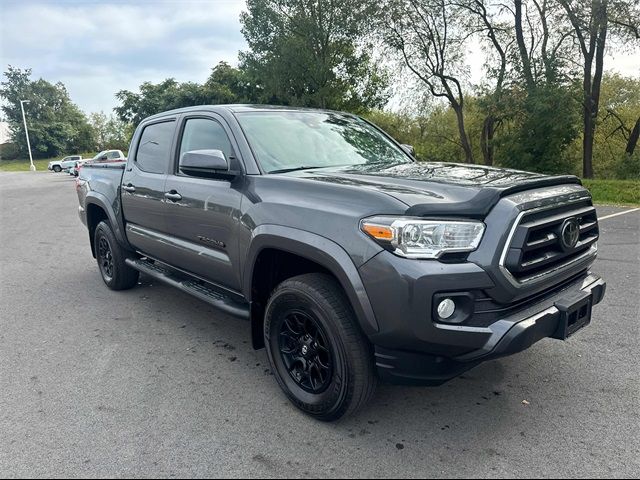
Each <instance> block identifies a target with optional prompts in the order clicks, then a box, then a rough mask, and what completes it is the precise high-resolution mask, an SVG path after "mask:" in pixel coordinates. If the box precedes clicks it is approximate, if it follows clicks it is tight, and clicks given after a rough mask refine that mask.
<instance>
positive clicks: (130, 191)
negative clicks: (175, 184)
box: [121, 119, 176, 261]
mask: <svg viewBox="0 0 640 480" xmlns="http://www.w3.org/2000/svg"><path fill="white" fill-rule="evenodd" d="M175 127H176V120H175V119H170V120H166V119H165V120H162V121H159V122H156V123H151V124H149V125H146V126H144V127H143V130H142V134H141V135H140V137H139V140H138V142H137V145H134V146H132V147H133V148H132V149H133V150H135V152H130V153H129V155H132V154H133V159H132V161H130V162H129V163H128V164H127V167H126V169H125V172H124V175H123V176H122V185H121V191H122V197H121V198H122V209H123V212H124V218H126V220H127V238H128V239H129V242H130V243H131V244H132V245H133V246H134V247H136V249H138V250H139V251H141V252H142V253H144V254H146V255H150V256H152V257H154V258H157V259H159V260H165V261H169V260H170V259H169V258H168V256H169V249H168V248H167V246H166V244H165V243H164V242H162V241H161V237H162V236H163V235H166V231H167V226H166V223H165V219H164V215H165V211H164V208H165V201H164V200H165V196H164V193H165V182H166V180H167V172H168V170H169V163H170V159H171V151H172V147H173V141H174V135H175Z"/></svg>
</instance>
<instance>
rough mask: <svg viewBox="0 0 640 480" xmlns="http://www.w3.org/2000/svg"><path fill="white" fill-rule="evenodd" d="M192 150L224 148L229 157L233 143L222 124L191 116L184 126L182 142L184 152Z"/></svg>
mask: <svg viewBox="0 0 640 480" xmlns="http://www.w3.org/2000/svg"><path fill="white" fill-rule="evenodd" d="M192 150H222V153H224V155H225V157H227V159H228V158H229V157H230V156H231V143H230V142H229V137H227V133H226V132H225V131H224V128H223V127H222V125H220V124H219V123H218V122H216V121H215V120H209V119H207V118H190V119H188V120H187V122H186V123H185V126H184V132H183V133H182V140H181V142H180V157H179V158H180V160H182V154H183V153H185V152H190V151H192Z"/></svg>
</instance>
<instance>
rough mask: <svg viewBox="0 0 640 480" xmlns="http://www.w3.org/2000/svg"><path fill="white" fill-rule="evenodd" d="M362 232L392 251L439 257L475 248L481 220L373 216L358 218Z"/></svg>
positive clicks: (411, 256) (482, 227)
mask: <svg viewBox="0 0 640 480" xmlns="http://www.w3.org/2000/svg"><path fill="white" fill-rule="evenodd" d="M360 228H361V229H362V231H363V232H364V233H366V234H367V235H369V236H370V237H372V238H374V239H375V240H376V241H377V242H378V243H380V244H381V245H383V246H384V247H386V248H389V250H392V251H393V252H394V253H395V254H397V255H400V256H403V257H407V258H438V257H440V256H441V255H442V254H444V253H454V252H471V251H473V250H475V249H476V248H478V245H480V240H481V239H482V234H483V233H484V223H482V222H476V221H472V220H424V219H421V218H410V217H401V218H398V217H382V216H381V217H373V218H365V219H364V220H362V221H361V222H360Z"/></svg>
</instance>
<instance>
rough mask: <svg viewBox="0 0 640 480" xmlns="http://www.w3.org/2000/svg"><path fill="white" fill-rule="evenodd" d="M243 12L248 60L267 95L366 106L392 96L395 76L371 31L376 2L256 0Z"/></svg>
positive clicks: (289, 101) (265, 98)
mask: <svg viewBox="0 0 640 480" xmlns="http://www.w3.org/2000/svg"><path fill="white" fill-rule="evenodd" d="M247 10H248V11H247V12H243V13H242V15H241V17H240V20H241V22H242V25H243V28H242V32H243V34H244V36H245V38H246V40H247V43H248V45H249V50H248V51H246V52H241V53H240V60H241V65H242V68H243V69H245V70H246V71H247V72H248V73H249V74H250V75H251V76H252V77H253V78H255V79H256V83H257V84H258V85H259V86H260V90H261V92H260V97H259V100H260V101H261V102H262V103H278V104H285V105H297V106H307V107H319V108H332V109H337V110H348V111H355V112H359V111H366V110H369V109H371V108H376V107H377V108H380V107H382V106H383V105H384V104H385V103H386V101H387V99H388V92H387V86H388V79H387V77H386V75H385V73H384V72H383V71H381V69H380V68H378V67H377V66H376V64H375V63H374V62H373V61H372V58H371V55H370V54H369V53H368V52H369V51H370V45H368V44H367V43H366V42H365V41H364V40H363V39H364V38H366V34H367V33H368V32H367V31H366V26H367V25H369V24H370V23H371V22H370V16H371V15H372V14H373V7H372V6H371V4H370V2H364V1H361V0H342V1H338V0H249V1H248V2H247Z"/></svg>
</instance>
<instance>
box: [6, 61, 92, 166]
mask: <svg viewBox="0 0 640 480" xmlns="http://www.w3.org/2000/svg"><path fill="white" fill-rule="evenodd" d="M0 97H2V99H3V100H4V102H3V105H2V111H3V112H4V114H5V116H6V119H7V121H8V122H9V125H10V129H11V137H12V141H13V142H14V143H16V144H17V145H18V148H19V150H20V154H21V155H23V156H25V157H26V156H27V155H28V152H27V141H26V137H25V132H24V125H23V122H22V112H21V109H20V101H21V100H28V101H29V103H26V104H25V105H24V108H25V113H26V118H27V126H28V128H29V139H30V141H31V150H32V153H33V156H34V157H36V158H44V157H54V156H58V155H65V154H71V153H77V152H83V151H87V150H91V149H93V148H94V146H93V130H92V128H91V126H90V125H89V123H88V121H87V118H86V116H85V115H84V113H82V111H80V109H79V108H78V107H77V106H76V105H75V104H74V103H73V102H72V101H71V99H70V98H69V93H68V92H67V89H66V88H65V86H64V85H63V84H62V83H60V82H58V83H56V84H55V85H54V84H52V83H50V82H47V81H46V80H43V79H38V80H35V81H34V80H32V79H31V70H30V69H25V70H22V69H19V68H14V67H12V66H9V67H8V69H7V71H6V72H5V73H4V80H3V81H2V82H1V83H0Z"/></svg>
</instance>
